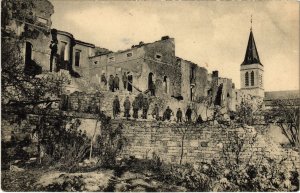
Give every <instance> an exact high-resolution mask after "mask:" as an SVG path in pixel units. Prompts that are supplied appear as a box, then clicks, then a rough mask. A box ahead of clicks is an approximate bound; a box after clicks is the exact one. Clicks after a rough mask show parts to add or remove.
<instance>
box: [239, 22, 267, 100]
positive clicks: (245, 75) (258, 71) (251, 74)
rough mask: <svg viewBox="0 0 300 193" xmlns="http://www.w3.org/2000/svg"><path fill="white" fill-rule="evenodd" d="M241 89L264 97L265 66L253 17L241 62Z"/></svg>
mask: <svg viewBox="0 0 300 193" xmlns="http://www.w3.org/2000/svg"><path fill="white" fill-rule="evenodd" d="M240 74H241V91H242V92H243V93H244V94H246V95H248V94H249V95H251V96H257V97H262V98H263V97H264V85H263V84H264V66H263V65H262V63H261V62H260V60H259V56H258V51H257V48H256V45H255V41H254V36H253V32H252V18H251V28H250V35H249V40H248V45H247V50H246V54H245V59H244V61H243V63H242V64H241V68H240Z"/></svg>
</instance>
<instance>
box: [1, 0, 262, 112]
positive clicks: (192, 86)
mask: <svg viewBox="0 0 300 193" xmlns="http://www.w3.org/2000/svg"><path fill="white" fill-rule="evenodd" d="M2 7H3V10H4V14H6V17H5V18H6V20H5V23H4V24H2V31H5V32H6V33H14V34H15V37H16V38H17V39H22V40H23V41H22V42H21V47H22V50H23V56H24V64H25V68H28V69H30V70H31V71H34V72H35V73H42V72H47V71H55V72H58V71H64V72H68V73H69V76H70V78H71V79H72V81H71V84H70V85H69V86H68V87H67V90H68V92H69V93H71V92H74V91H75V90H76V91H82V90H86V88H87V87H89V85H91V84H93V85H99V88H100V90H103V91H106V90H108V84H107V85H103V84H102V82H101V76H105V78H106V80H109V77H110V75H113V76H118V77H119V80H120V90H121V91H124V90H126V92H127V93H133V94H138V93H149V88H150V86H151V85H155V91H156V94H155V95H156V96H158V97H169V98H174V99H177V100H181V101H185V102H186V103H190V102H201V101H202V99H203V98H205V97H207V98H208V100H209V101H210V103H211V104H215V105H220V106H223V107H226V108H227V109H230V110H234V109H235V108H236V105H238V104H239V103H240V101H241V99H242V98H243V97H245V96H246V95H251V96H257V97H263V96H264V90H263V65H262V64H261V62H260V60H259V56H258V51H257V49H256V45H255V41H254V37H253V33H252V30H251V31H250V36H249V41H248V46H247V49H246V54H245V59H244V61H243V63H242V64H241V73H240V74H241V89H240V90H239V89H236V88H235V85H234V83H233V82H232V80H231V79H228V78H222V77H220V76H219V73H218V71H213V72H212V73H209V72H208V71H207V69H205V68H204V67H201V64H195V63H193V62H191V61H188V60H186V59H183V58H180V57H178V56H176V53H175V50H176V47H175V39H174V38H171V37H169V36H163V37H162V38H161V39H160V40H158V41H155V42H152V43H144V42H140V43H139V44H137V45H133V46H132V47H131V48H128V49H126V50H123V51H117V52H111V51H109V50H108V49H105V48H100V47H97V46H95V45H94V44H92V43H87V42H84V41H81V40H78V39H76V38H75V37H74V36H73V35H72V34H71V33H69V32H65V31H61V30H56V29H51V24H52V22H51V15H52V14H53V13H54V7H53V5H52V4H51V3H50V2H49V1H48V0H41V1H33V0H31V1H26V2H25V1H24V2H23V1H16V2H15V1H12V0H5V1H2ZM24 18H25V19H24ZM123 76H125V77H126V79H127V80H128V84H127V87H126V88H124V86H123V83H122V78H123ZM80 81H81V82H85V85H84V86H82V85H83V84H78V83H79V82H80Z"/></svg>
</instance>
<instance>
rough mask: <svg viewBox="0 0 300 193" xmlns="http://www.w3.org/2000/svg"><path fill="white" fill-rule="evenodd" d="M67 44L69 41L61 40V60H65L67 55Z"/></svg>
mask: <svg viewBox="0 0 300 193" xmlns="http://www.w3.org/2000/svg"><path fill="white" fill-rule="evenodd" d="M66 46H67V42H61V48H60V58H61V61H65V57H66V55H67V53H66Z"/></svg>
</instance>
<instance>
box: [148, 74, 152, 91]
mask: <svg viewBox="0 0 300 193" xmlns="http://www.w3.org/2000/svg"><path fill="white" fill-rule="evenodd" d="M152 84H153V73H152V72H150V73H149V75H148V89H150V88H151V86H152Z"/></svg>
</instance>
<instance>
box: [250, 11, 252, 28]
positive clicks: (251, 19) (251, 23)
mask: <svg viewBox="0 0 300 193" xmlns="http://www.w3.org/2000/svg"><path fill="white" fill-rule="evenodd" d="M250 22H251V27H250V31H252V14H251V21H250Z"/></svg>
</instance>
